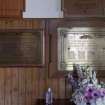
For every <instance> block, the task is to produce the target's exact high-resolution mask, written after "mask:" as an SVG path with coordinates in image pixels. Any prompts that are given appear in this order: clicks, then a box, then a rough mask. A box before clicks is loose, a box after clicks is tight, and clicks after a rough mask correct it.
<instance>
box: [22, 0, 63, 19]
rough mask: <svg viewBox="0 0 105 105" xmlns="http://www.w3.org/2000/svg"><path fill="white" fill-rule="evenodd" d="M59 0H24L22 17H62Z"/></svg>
mask: <svg viewBox="0 0 105 105" xmlns="http://www.w3.org/2000/svg"><path fill="white" fill-rule="evenodd" d="M62 17H63V12H61V0H26V11H25V12H24V13H23V18H62Z"/></svg>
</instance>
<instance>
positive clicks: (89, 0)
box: [63, 0, 103, 17]
mask: <svg viewBox="0 0 105 105" xmlns="http://www.w3.org/2000/svg"><path fill="white" fill-rule="evenodd" d="M63 11H64V16H65V17H75V16H77V17H78V16H79V17H82V16H91V17H92V16H93V17H94V16H96V17H99V16H102V15H103V4H102V0H63Z"/></svg>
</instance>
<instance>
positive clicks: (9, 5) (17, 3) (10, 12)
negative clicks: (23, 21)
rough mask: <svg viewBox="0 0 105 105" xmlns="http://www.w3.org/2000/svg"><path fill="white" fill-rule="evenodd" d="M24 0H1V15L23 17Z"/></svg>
mask: <svg viewBox="0 0 105 105" xmlns="http://www.w3.org/2000/svg"><path fill="white" fill-rule="evenodd" d="M24 5H25V2H24V0H0V17H21V14H22V11H23V10H24V9H25V7H24Z"/></svg>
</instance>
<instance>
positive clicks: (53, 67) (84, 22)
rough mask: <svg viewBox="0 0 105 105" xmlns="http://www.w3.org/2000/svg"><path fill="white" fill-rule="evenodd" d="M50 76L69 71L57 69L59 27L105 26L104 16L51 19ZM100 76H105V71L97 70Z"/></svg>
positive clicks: (62, 74) (60, 74)
mask: <svg viewBox="0 0 105 105" xmlns="http://www.w3.org/2000/svg"><path fill="white" fill-rule="evenodd" d="M48 26H49V31H48V34H49V39H50V42H49V46H50V49H49V59H50V62H49V77H62V76H63V77H64V76H65V75H66V74H67V73H68V72H67V71H58V69H57V58H58V57H57V28H58V27H68V28H70V27H105V19H104V18H86V19H85V18H69V19H53V20H50V21H49V24H48ZM97 72H98V76H99V77H104V76H105V71H102V70H101V71H97Z"/></svg>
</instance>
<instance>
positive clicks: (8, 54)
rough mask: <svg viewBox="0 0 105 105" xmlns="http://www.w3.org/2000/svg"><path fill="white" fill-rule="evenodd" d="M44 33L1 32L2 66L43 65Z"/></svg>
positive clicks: (0, 56) (39, 31) (0, 53)
mask: <svg viewBox="0 0 105 105" xmlns="http://www.w3.org/2000/svg"><path fill="white" fill-rule="evenodd" d="M43 39H44V38H43V32H42V31H41V30H36V31H19V32H0V66H31V65H32V66H37V65H42V64H43V56H44V55H43V44H44V43H43Z"/></svg>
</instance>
